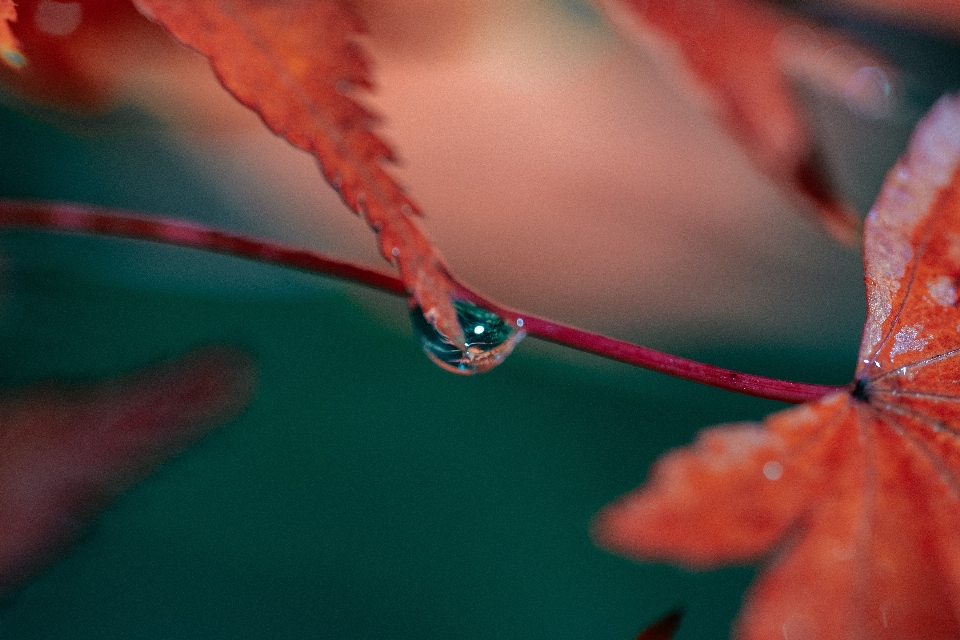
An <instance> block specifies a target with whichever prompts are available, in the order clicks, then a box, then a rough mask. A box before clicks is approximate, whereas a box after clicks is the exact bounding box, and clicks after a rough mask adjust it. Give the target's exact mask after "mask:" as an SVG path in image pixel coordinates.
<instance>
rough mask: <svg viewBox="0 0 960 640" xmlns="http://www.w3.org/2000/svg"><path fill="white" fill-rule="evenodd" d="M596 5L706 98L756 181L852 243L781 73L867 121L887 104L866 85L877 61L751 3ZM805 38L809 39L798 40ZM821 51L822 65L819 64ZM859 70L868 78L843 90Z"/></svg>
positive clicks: (853, 232)
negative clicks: (807, 82) (812, 84)
mask: <svg viewBox="0 0 960 640" xmlns="http://www.w3.org/2000/svg"><path fill="white" fill-rule="evenodd" d="M601 4H602V5H603V7H604V9H605V11H606V13H607V15H608V16H609V17H610V18H611V21H612V22H613V23H614V25H615V26H616V27H618V28H619V29H620V31H621V32H623V33H624V34H625V35H626V36H627V37H629V38H630V39H631V40H633V41H634V42H635V43H637V44H638V45H641V46H644V47H651V48H652V49H653V52H654V53H655V54H657V55H658V57H660V58H667V59H668V61H669V63H671V66H679V67H680V69H670V71H671V72H673V73H675V74H676V75H677V76H678V77H681V78H684V79H686V80H688V81H692V84H693V89H694V93H695V94H697V95H698V97H706V98H707V100H706V102H707V107H708V108H709V109H710V110H712V111H715V112H716V115H717V117H718V118H719V119H720V120H721V122H722V123H723V124H725V125H726V126H727V127H728V128H729V129H730V130H731V132H732V133H733V135H734V136H736V138H737V139H738V140H739V141H740V143H741V144H742V145H743V146H744V147H745V148H746V149H747V151H748V153H749V154H750V156H751V157H752V158H753V159H754V161H755V162H756V163H757V164H758V165H759V167H760V168H761V169H762V170H763V171H765V172H766V173H767V174H768V175H769V176H771V177H772V178H773V179H774V180H775V181H776V182H777V183H778V184H779V185H780V186H782V187H784V188H785V189H787V191H788V192H789V193H792V194H795V195H798V196H799V197H800V199H801V200H802V201H803V204H805V205H806V206H809V207H813V208H814V210H815V211H817V212H818V214H819V219H820V220H821V222H822V223H823V224H824V225H825V226H826V227H827V229H828V230H829V231H830V232H831V233H833V234H834V235H835V236H836V237H837V238H839V239H841V240H843V241H845V242H847V243H849V244H852V243H853V242H854V241H855V239H856V236H857V230H858V227H859V219H858V217H857V215H856V214H855V213H854V212H853V211H852V209H850V207H849V206H848V205H847V204H846V203H844V202H842V201H841V199H840V198H839V196H838V195H837V194H836V193H835V192H834V190H833V188H832V185H830V184H829V182H828V181H827V180H826V178H825V173H824V169H823V167H822V165H821V164H820V160H819V157H818V154H817V149H816V147H815V144H814V140H813V137H812V135H811V132H810V130H809V127H808V126H807V124H806V122H805V121H804V119H803V116H802V114H801V113H800V112H799V110H798V103H797V100H796V98H795V96H794V93H793V91H792V89H791V87H790V78H789V75H788V71H789V72H791V73H800V74H803V75H809V74H815V75H816V78H815V79H816V81H817V82H818V83H819V84H823V83H826V84H828V85H831V88H832V89H833V90H836V91H839V92H841V95H842V96H843V97H844V98H846V99H847V100H854V101H856V103H857V104H860V105H861V106H862V108H864V109H866V110H868V111H876V110H878V109H882V107H883V105H884V104H886V102H885V100H886V93H884V92H883V91H882V90H880V89H882V87H875V86H874V84H875V83H874V82H871V81H872V80H877V79H878V78H877V77H876V75H877V74H881V73H882V71H881V68H880V67H881V65H880V64H879V63H878V62H877V61H875V60H871V59H870V58H869V56H867V55H866V54H864V53H860V52H858V51H856V50H855V49H854V48H853V47H851V46H850V45H849V44H848V43H844V42H843V40H842V39H840V38H837V37H833V36H830V35H829V34H827V33H826V32H824V31H823V30H822V29H819V28H816V29H814V28H812V26H811V25H810V24H809V23H806V22H805V21H803V20H801V19H799V18H795V17H791V16H788V15H787V14H785V13H783V12H780V11H779V10H777V9H775V8H773V7H770V6H764V5H762V4H760V3H758V2H754V1H752V0H719V1H718V0H682V1H667V0H658V1H656V2H647V1H646V0H602V2H601ZM804 33H805V34H807V36H808V37H806V38H804V37H801V36H802V35H803V34H804ZM788 34H793V36H794V37H792V38H791V37H785V36H787V35H788ZM839 45H844V46H843V47H840V46H839ZM828 51H829V52H830V54H829V56H826V55H822V54H823V53H824V52H828ZM813 58H817V59H816V60H813ZM861 69H872V70H873V72H875V73H874V75H870V74H869V73H868V74H866V75H864V74H862V73H861V76H862V77H860V76H857V77H858V78H859V80H860V81H859V82H854V83H850V82H848V80H850V79H851V76H852V75H853V74H856V73H858V72H860V70H861ZM880 79H882V76H881V77H880ZM832 85H839V86H832ZM854 90H855V91H854ZM878 100H879V101H880V102H881V103H882V104H878V102H877V101H878Z"/></svg>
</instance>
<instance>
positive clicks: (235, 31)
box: [135, 0, 464, 347]
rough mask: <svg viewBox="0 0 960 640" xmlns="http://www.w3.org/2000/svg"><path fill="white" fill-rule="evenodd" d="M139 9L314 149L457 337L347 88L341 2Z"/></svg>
mask: <svg viewBox="0 0 960 640" xmlns="http://www.w3.org/2000/svg"><path fill="white" fill-rule="evenodd" d="M135 3H136V5H137V6H138V7H140V10H141V11H142V12H143V13H144V14H145V15H147V16H149V17H151V18H152V19H153V20H156V21H157V22H159V23H160V24H162V25H164V26H165V27H166V28H167V29H169V30H170V32H171V33H172V34H173V35H174V36H175V37H176V38H177V39H178V40H180V41H181V42H183V43H184V44H186V45H188V46H190V47H192V48H194V49H196V50H197V51H199V52H200V53H202V54H203V55H205V56H206V57H207V58H209V59H210V63H211V65H212V66H213V69H214V71H215V72H216V74H217V76H218V77H219V79H220V81H221V83H222V84H223V85H224V87H226V88H227V89H228V90H229V91H230V92H231V93H232V94H233V95H234V96H235V97H236V98H237V99H238V100H239V101H240V102H242V103H243V104H245V105H247V106H248V107H250V108H251V109H253V110H254V111H256V112H257V113H259V114H260V116H261V118H263V121H264V122H265V123H266V124H267V126H268V127H270V129H271V130H272V131H273V132H274V133H276V134H278V135H281V136H283V137H285V138H286V139H287V140H289V141H290V142H291V143H293V144H294V145H296V146H298V147H300V148H301V149H304V150H306V151H308V152H310V153H312V154H313V155H315V156H316V157H317V159H318V160H319V161H320V165H321V167H322V168H323V172H324V174H325V175H326V178H327V180H328V181H329V182H330V183H331V184H332V185H333V186H334V187H335V188H336V189H337V190H338V191H339V192H340V194H341V196H342V197H343V200H344V202H346V203H347V205H348V206H349V207H350V208H351V209H353V210H354V211H355V212H357V213H360V214H362V215H363V216H364V217H365V218H366V220H367V222H368V223H369V224H370V226H371V227H373V229H374V230H375V231H377V232H378V233H379V235H380V249H381V252H382V253H383V255H384V256H385V257H386V258H387V260H389V261H391V262H394V263H396V264H397V265H398V266H399V268H400V274H401V276H402V277H403V280H404V282H405V283H406V285H407V288H408V289H409V290H410V292H411V294H412V295H413V296H414V298H415V299H416V301H417V303H418V304H419V305H420V307H421V308H422V309H424V310H425V315H426V316H427V318H428V319H430V320H431V322H434V321H435V324H436V327H437V329H438V330H439V331H440V332H441V333H443V334H444V335H445V336H447V337H449V338H451V339H453V341H454V343H455V344H458V345H461V347H462V346H463V344H464V339H463V332H462V330H461V329H460V325H459V323H458V322H457V317H456V312H455V311H454V308H453V304H452V302H451V300H450V296H451V295H452V294H453V292H454V290H455V286H456V285H455V284H454V282H453V281H452V280H451V278H450V276H449V275H448V273H447V270H446V268H445V267H444V264H443V260H442V258H441V257H440V255H439V254H438V253H437V252H436V251H435V250H434V248H433V246H432V245H431V243H430V241H429V240H427V238H426V237H425V236H424V235H423V233H422V232H421V231H420V229H419V228H418V226H417V224H416V223H415V221H414V220H413V218H414V216H415V215H416V214H417V213H418V207H417V205H416V204H415V203H414V202H413V201H412V200H411V199H410V198H409V197H408V196H407V195H406V194H405V193H404V191H403V189H402V188H401V187H400V186H399V185H398V184H397V182H396V181H395V180H394V178H393V177H392V176H391V175H390V174H389V173H387V171H386V170H385V168H384V165H385V163H387V162H390V161H392V160H393V159H394V156H393V152H392V151H391V149H390V148H389V147H388V146H387V145H386V144H385V143H384V142H383V141H382V140H381V139H380V138H379V137H377V136H376V135H375V134H374V133H373V132H372V131H371V127H372V126H373V125H374V124H375V123H376V118H375V116H374V115H373V114H372V113H370V112H369V111H368V110H367V109H365V108H364V107H362V106H361V105H360V104H358V103H357V102H356V101H355V100H354V99H353V98H351V97H350V95H349V93H350V92H351V91H352V90H353V89H355V88H364V89H365V88H369V87H370V85H371V82H370V74H369V70H368V63H367V59H366V57H365V56H364V54H363V51H362V50H361V48H360V46H359V45H358V44H357V42H356V38H357V37H358V36H359V35H360V34H361V32H362V30H363V25H362V23H361V21H360V19H359V18H358V16H357V15H356V14H355V12H354V10H353V8H352V5H351V3H349V2H346V1H345V0H296V1H290V2H282V3H277V2H269V1H266V0H189V1H188V0H135Z"/></svg>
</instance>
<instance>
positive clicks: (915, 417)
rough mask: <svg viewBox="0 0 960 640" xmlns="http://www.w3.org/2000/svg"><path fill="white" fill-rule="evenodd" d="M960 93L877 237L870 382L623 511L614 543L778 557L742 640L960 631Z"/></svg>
mask: <svg viewBox="0 0 960 640" xmlns="http://www.w3.org/2000/svg"><path fill="white" fill-rule="evenodd" d="M958 230H960V96H958V97H948V98H944V99H942V100H941V102H940V103H938V105H937V106H935V107H934V109H933V110H932V111H931V113H930V114H929V115H927V116H926V118H925V119H924V120H923V121H922V122H921V124H920V125H918V128H917V130H916V131H915V133H914V136H913V139H912V141H911V144H910V148H909V150H908V151H907V153H906V154H905V155H904V157H903V158H901V160H900V162H899V163H898V164H897V165H896V166H895V167H894V169H893V170H892V171H891V172H890V174H889V176H888V177H887V182H886V184H885V186H884V189H883V191H882V193H881V195H880V198H879V200H878V201H877V204H876V205H875V207H874V209H873V211H872V212H871V213H870V215H869V217H868V218H867V223H866V229H865V233H864V262H865V266H866V283H867V296H868V305H869V314H868V317H867V321H866V326H865V328H864V334H863V340H862V343H861V349H860V355H859V363H858V366H857V370H856V385H855V387H854V388H853V389H852V390H851V392H849V393H840V394H835V395H832V396H829V397H827V398H825V399H823V400H821V401H819V402H815V403H811V404H808V405H804V406H801V407H798V408H795V409H791V410H788V411H784V412H781V413H777V414H774V415H772V416H770V417H769V418H768V419H767V420H766V421H765V422H764V424H763V425H754V424H744V425H732V426H726V427H720V428H716V429H710V430H707V431H705V432H704V433H703V434H702V435H701V436H700V438H699V439H698V441H697V442H696V443H695V444H694V446H693V447H691V448H688V449H680V450H677V451H675V452H672V453H670V454H668V455H667V456H665V457H664V458H663V459H662V460H661V461H660V462H658V463H657V465H656V467H655V468H654V471H653V473H652V478H651V480H650V483H649V484H648V485H647V486H646V487H644V488H641V489H640V490H638V491H637V492H635V493H633V494H630V495H628V496H626V497H625V498H624V499H622V501H621V502H619V503H618V504H615V505H612V506H610V507H608V508H607V509H606V510H605V511H604V512H603V513H602V514H601V515H600V516H599V519H598V521H597V526H596V535H597V537H598V539H599V540H600V542H601V543H602V544H604V545H606V546H608V547H610V548H612V549H615V550H617V551H619V552H622V553H626V554H629V555H633V556H637V557H642V558H654V559H663V560H671V561H675V562H679V563H682V564H684V565H687V566H691V567H697V568H708V567H713V566H716V565H720V564H726V563H741V562H750V561H756V560H765V561H766V567H765V570H764V571H763V572H762V573H761V575H760V577H759V578H758V580H757V582H756V583H755V584H754V585H753V587H752V589H751V591H750V593H749V595H748V598H747V602H746V605H745V609H744V611H743V612H742V614H741V619H740V621H739V627H738V632H739V633H738V637H742V638H746V639H748V640H759V639H761V638H763V639H767V638H781V637H787V638H791V637H802V638H851V639H852V638H858V639H859V638H871V639H883V638H890V639H893V638H898V639H899V638H931V639H933V638H938V639H946V638H956V637H960V330H958V328H960V308H958V307H957V303H958V293H957V286H958V282H960V231H958Z"/></svg>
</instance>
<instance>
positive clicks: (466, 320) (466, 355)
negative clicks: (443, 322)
mask: <svg viewBox="0 0 960 640" xmlns="http://www.w3.org/2000/svg"><path fill="white" fill-rule="evenodd" d="M453 306H454V308H455V309H456V311H457V320H458V321H459V322H460V328H461V329H463V335H464V338H465V339H466V344H467V349H466V351H462V350H461V349H460V348H459V347H458V346H456V345H454V344H453V343H452V342H450V341H449V340H447V339H446V338H444V337H443V336H442V335H440V332H438V331H437V330H436V328H435V327H434V326H433V324H432V323H430V321H429V320H428V319H427V318H426V317H424V313H423V310H422V309H421V308H420V306H419V305H415V306H414V307H413V308H411V309H410V320H411V321H412V322H413V332H414V333H415V334H416V335H417V338H418V339H419V340H420V344H421V345H422V346H423V350H424V351H426V352H427V355H428V356H429V357H430V359H431V360H433V361H434V362H436V363H437V364H438V365H440V366H441V367H442V368H444V369H446V370H447V371H452V372H453V373H459V374H461V375H472V374H474V373H482V372H484V371H489V370H490V369H493V368H494V367H495V366H497V365H498V364H500V363H501V362H503V360H504V358H506V357H507V356H508V355H510V352H511V351H513V348H514V347H515V346H516V344H517V342H519V341H520V339H521V338H523V336H524V332H523V331H522V330H521V331H516V330H515V329H514V328H513V327H511V326H510V325H509V324H508V323H506V322H504V320H503V318H501V317H500V316H498V315H497V314H495V313H493V312H492V311H487V310H486V309H484V308H482V307H478V306H477V305H475V304H472V303H470V302H464V301H462V300H454V301H453Z"/></svg>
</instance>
